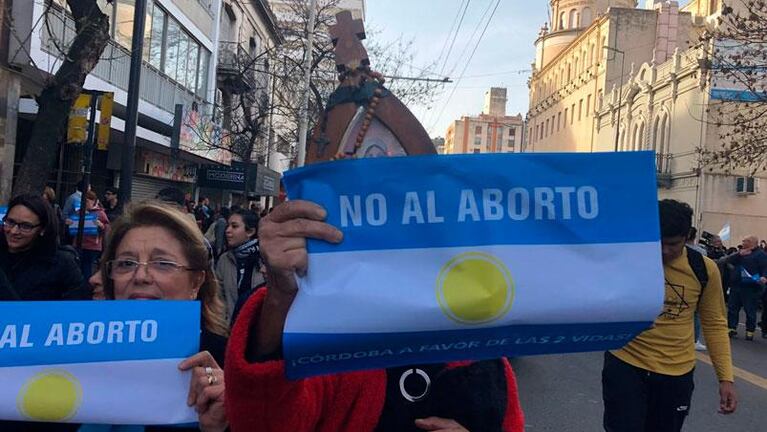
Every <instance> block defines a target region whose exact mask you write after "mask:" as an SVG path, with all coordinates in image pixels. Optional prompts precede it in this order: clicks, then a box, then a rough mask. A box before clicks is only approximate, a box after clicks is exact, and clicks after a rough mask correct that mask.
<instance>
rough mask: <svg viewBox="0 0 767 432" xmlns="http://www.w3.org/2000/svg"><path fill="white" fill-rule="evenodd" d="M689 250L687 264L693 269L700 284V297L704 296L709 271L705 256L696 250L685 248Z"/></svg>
mask: <svg viewBox="0 0 767 432" xmlns="http://www.w3.org/2000/svg"><path fill="white" fill-rule="evenodd" d="M685 247H686V248H687V262H688V263H689V264H690V268H692V272H693V273H695V278H696V279H698V283H700V295H701V296H703V290H704V289H705V288H706V285H708V270H707V269H706V262H705V261H704V260H703V254H702V253H700V252H698V251H696V250H695V249H693V248H691V247H689V246H685Z"/></svg>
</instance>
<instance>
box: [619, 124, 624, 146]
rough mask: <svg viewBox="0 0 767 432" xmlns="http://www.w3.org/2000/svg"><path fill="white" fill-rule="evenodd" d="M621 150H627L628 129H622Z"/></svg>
mask: <svg viewBox="0 0 767 432" xmlns="http://www.w3.org/2000/svg"><path fill="white" fill-rule="evenodd" d="M620 137H621V138H620V140H619V141H620V147H619V149H620V150H626V128H625V127H622V128H621V132H620Z"/></svg>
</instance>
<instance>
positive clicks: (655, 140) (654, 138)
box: [652, 116, 661, 153]
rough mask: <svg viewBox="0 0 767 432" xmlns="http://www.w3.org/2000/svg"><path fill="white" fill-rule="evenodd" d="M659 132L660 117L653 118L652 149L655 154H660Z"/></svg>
mask: <svg viewBox="0 0 767 432" xmlns="http://www.w3.org/2000/svg"><path fill="white" fill-rule="evenodd" d="M660 137H661V130H660V116H657V117H655V124H654V125H653V128H652V149H653V150H655V151H656V152H658V153H660V152H661V142H660Z"/></svg>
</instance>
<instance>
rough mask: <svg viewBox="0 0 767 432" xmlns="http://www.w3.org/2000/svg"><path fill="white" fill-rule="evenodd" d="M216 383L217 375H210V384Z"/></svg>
mask: <svg viewBox="0 0 767 432" xmlns="http://www.w3.org/2000/svg"><path fill="white" fill-rule="evenodd" d="M215 383H216V377H215V376H213V375H208V385H209V386H211V385H213V384H215Z"/></svg>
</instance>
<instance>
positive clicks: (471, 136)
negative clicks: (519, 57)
mask: <svg viewBox="0 0 767 432" xmlns="http://www.w3.org/2000/svg"><path fill="white" fill-rule="evenodd" d="M506 100H507V99H506V89H505V88H497V87H493V88H491V89H490V90H488V91H487V92H486V93H485V103H484V108H483V110H482V113H481V114H480V115H478V116H463V117H461V119H460V120H456V121H454V122H453V124H451V125H450V126H448V128H447V132H445V143H444V145H443V147H442V151H441V153H443V154H459V153H514V152H519V151H521V148H522V142H523V132H524V120H523V118H522V115H521V114H518V115H516V116H508V115H506Z"/></svg>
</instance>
